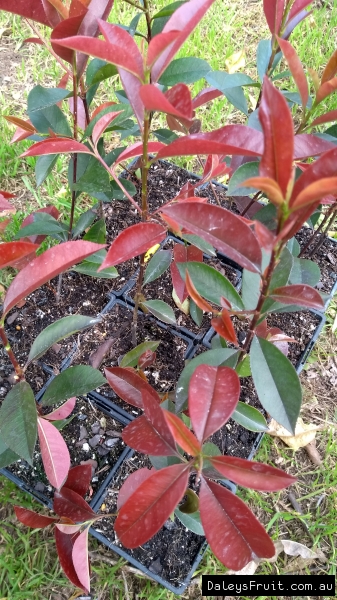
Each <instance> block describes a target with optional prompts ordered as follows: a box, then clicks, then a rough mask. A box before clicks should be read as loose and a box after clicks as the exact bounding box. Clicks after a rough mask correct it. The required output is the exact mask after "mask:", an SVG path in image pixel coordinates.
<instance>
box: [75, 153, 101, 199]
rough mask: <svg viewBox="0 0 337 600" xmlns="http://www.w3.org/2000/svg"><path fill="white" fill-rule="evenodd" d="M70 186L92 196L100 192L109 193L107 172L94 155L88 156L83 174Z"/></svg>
mask: <svg viewBox="0 0 337 600" xmlns="http://www.w3.org/2000/svg"><path fill="white" fill-rule="evenodd" d="M70 187H71V189H72V190H75V191H77V192H86V194H89V196H93V197H94V198H95V197H96V195H97V194H100V193H103V194H108V195H109V194H110V193H111V187H110V178H109V173H108V172H107V171H106V170H105V168H104V167H103V166H102V165H101V163H99V162H98V160H97V158H95V157H94V156H91V157H90V160H89V162H88V165H87V168H86V170H85V172H84V173H83V175H82V176H81V177H79V178H78V179H77V181H76V183H72V184H71V186H70Z"/></svg>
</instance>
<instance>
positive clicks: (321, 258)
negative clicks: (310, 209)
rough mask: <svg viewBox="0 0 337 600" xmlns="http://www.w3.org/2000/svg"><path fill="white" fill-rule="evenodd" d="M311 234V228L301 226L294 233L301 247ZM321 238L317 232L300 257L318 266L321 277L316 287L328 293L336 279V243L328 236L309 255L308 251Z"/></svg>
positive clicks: (309, 251) (310, 250) (312, 248)
mask: <svg viewBox="0 0 337 600" xmlns="http://www.w3.org/2000/svg"><path fill="white" fill-rule="evenodd" d="M312 235H313V231H312V229H309V228H308V227H302V229H301V231H300V232H299V233H298V234H297V235H296V239H297V241H298V243H299V244H300V246H301V249H303V248H304V246H305V245H306V244H307V243H308V241H309V240H310V238H311V237H312ZM321 239H324V238H322V236H321V235H320V234H318V235H317V236H316V238H315V239H314V241H313V243H312V245H310V247H309V248H308V249H307V250H306V251H305V252H304V254H303V256H302V258H307V259H309V260H312V261H313V262H315V263H316V264H317V265H318V266H319V268H320V270H321V279H320V282H319V284H318V286H317V287H318V288H319V290H320V291H321V292H326V293H328V294H329V293H330V292H331V290H332V288H333V286H334V285H335V283H336V281H337V243H336V242H333V241H332V240H331V239H329V238H325V239H324V241H323V243H322V245H320V247H319V248H318V249H317V251H315V253H314V254H313V255H312V256H311V255H310V253H311V252H312V251H313V250H314V248H315V246H316V244H318V242H320V241H321Z"/></svg>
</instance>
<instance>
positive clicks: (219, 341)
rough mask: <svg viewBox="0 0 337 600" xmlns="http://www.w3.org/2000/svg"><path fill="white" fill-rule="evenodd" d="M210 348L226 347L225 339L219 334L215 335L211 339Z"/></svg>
mask: <svg viewBox="0 0 337 600" xmlns="http://www.w3.org/2000/svg"><path fill="white" fill-rule="evenodd" d="M211 346H212V350H216V349H217V348H227V347H228V346H227V342H226V340H225V339H224V338H223V337H221V336H220V335H218V334H217V335H215V336H214V337H213V338H212V340H211Z"/></svg>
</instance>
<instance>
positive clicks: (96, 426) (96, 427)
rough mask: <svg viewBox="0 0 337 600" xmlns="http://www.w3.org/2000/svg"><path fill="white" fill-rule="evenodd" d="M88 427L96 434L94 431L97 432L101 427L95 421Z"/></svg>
mask: <svg viewBox="0 0 337 600" xmlns="http://www.w3.org/2000/svg"><path fill="white" fill-rule="evenodd" d="M90 429H91V431H92V432H93V433H94V434H96V433H98V432H99V430H100V429H101V425H100V423H98V422H96V423H93V425H91V427H90Z"/></svg>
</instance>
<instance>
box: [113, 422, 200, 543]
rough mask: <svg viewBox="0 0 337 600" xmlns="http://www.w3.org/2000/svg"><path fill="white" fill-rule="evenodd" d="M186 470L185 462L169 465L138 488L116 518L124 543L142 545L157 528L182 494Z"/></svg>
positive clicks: (172, 509) (120, 538)
mask: <svg viewBox="0 0 337 600" xmlns="http://www.w3.org/2000/svg"><path fill="white" fill-rule="evenodd" d="M128 427H129V425H128ZM189 471H190V467H189V465H188V464H180V465H172V466H170V467H166V468H165V469H160V471H155V472H154V473H153V474H152V475H151V476H150V477H148V479H147V480H146V481H144V482H143V483H142V484H141V485H140V486H139V487H138V488H137V490H136V492H135V493H134V494H132V496H130V498H129V499H128V500H127V501H126V502H125V504H123V506H122V508H121V509H120V511H119V513H118V517H117V519H116V521H115V532H116V534H117V536H118V538H119V540H120V542H121V543H122V544H123V546H125V547H126V548H136V547H137V546H141V545H142V544H144V543H145V542H147V540H149V539H150V538H151V537H152V536H153V535H154V534H155V533H157V531H159V529H160V528H161V527H162V526H163V525H164V523H165V521H166V520H167V519H168V518H169V516H170V515H171V514H172V512H173V511H174V509H175V507H176V506H177V504H178V503H179V502H180V500H181V499H182V497H183V496H184V493H185V490H186V488H187V485H188V477H189Z"/></svg>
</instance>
